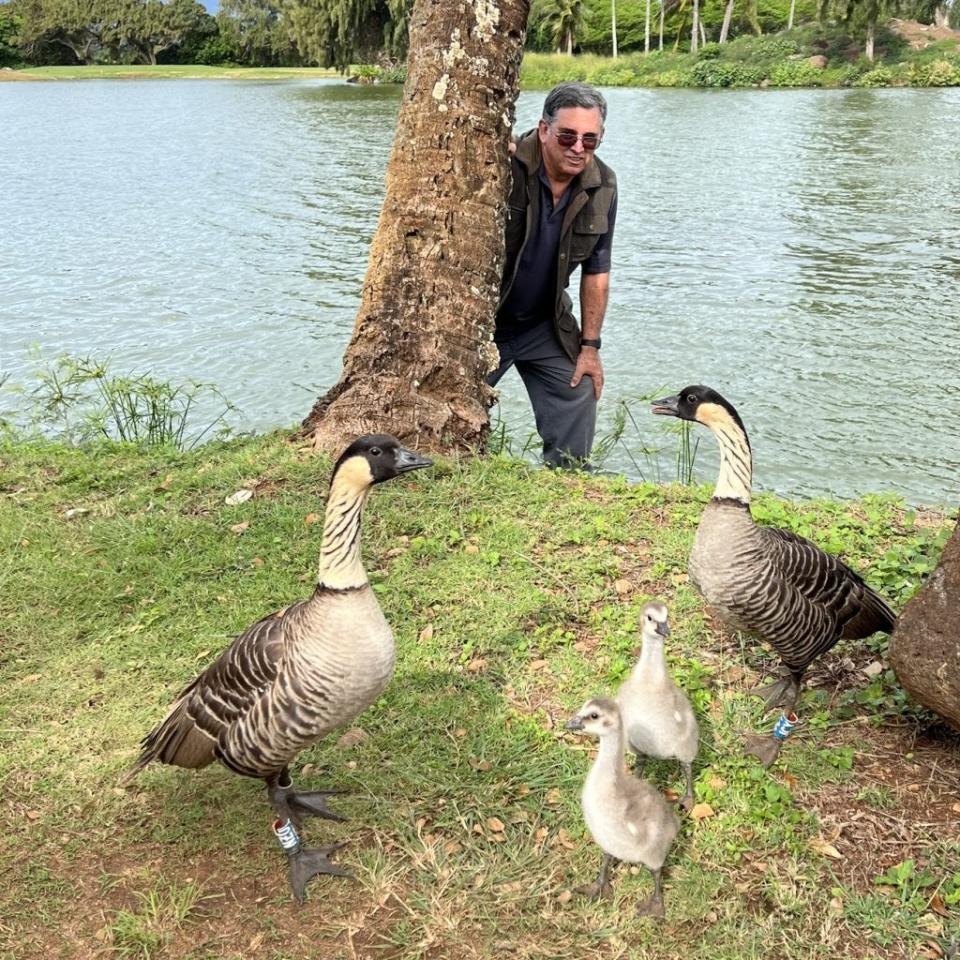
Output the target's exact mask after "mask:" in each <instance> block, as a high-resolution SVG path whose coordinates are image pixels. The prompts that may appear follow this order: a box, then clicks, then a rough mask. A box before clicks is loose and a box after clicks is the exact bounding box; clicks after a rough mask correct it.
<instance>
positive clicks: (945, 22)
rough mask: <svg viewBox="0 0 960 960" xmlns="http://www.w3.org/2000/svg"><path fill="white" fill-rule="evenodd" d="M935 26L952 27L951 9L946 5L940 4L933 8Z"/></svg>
mask: <svg viewBox="0 0 960 960" xmlns="http://www.w3.org/2000/svg"><path fill="white" fill-rule="evenodd" d="M933 25H934V26H935V27H949V26H950V7H949V5H948V4H945V3H938V4H937V5H936V6H935V7H934V8H933Z"/></svg>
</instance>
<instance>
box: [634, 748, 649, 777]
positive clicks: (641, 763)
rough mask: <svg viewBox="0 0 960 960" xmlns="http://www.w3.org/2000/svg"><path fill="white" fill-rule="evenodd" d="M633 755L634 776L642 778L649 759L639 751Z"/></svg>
mask: <svg viewBox="0 0 960 960" xmlns="http://www.w3.org/2000/svg"><path fill="white" fill-rule="evenodd" d="M633 753H634V757H633V775H634V776H635V777H642V776H643V768H644V767H645V766H646V763H647V758H646V757H645V756H644V755H643V754H642V753H641V752H640V751H639V750H634V751H633Z"/></svg>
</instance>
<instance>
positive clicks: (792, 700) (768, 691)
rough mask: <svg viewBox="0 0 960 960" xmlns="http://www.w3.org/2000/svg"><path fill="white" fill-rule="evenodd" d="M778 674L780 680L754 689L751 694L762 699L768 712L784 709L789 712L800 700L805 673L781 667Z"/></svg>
mask: <svg viewBox="0 0 960 960" xmlns="http://www.w3.org/2000/svg"><path fill="white" fill-rule="evenodd" d="M778 673H779V674H780V679H779V680H774V682H773V683H769V684H767V685H766V686H764V687H754V689H753V690H751V691H750V692H751V693H752V694H754V696H757V697H761V698H762V699H763V701H764V703H765V705H766V708H767V709H768V710H772V709H773V708H774V707H783V709H784V710H788V711H789V710H792V709H793V708H794V707H795V706H796V705H797V700H798V699H799V698H800V681H801V679H802V678H803V671H802V670H791V669H790V668H789V667H781V668H780V670H779V671H778Z"/></svg>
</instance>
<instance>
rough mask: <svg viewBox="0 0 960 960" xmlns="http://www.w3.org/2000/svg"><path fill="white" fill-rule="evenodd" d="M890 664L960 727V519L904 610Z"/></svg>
mask: <svg viewBox="0 0 960 960" xmlns="http://www.w3.org/2000/svg"><path fill="white" fill-rule="evenodd" d="M890 663H891V665H892V666H893V669H894V672H895V673H896V675H897V679H898V680H899V681H900V683H901V684H902V685H903V688H904V689H905V690H906V691H907V692H908V693H909V694H910V695H911V696H912V697H914V699H916V700H917V701H919V702H920V703H922V704H923V705H924V706H925V707H927V708H928V709H930V710H933V711H934V712H935V713H938V714H939V715H940V716H941V717H943V719H944V720H946V721H947V723H949V724H950V725H951V726H952V727H955V728H956V729H957V730H960V524H958V525H957V528H956V530H954V531H953V535H952V536H951V537H950V539H949V540H948V541H947V545H946V547H944V550H943V556H942V557H941V558H940V564H939V565H938V566H937V569H936V570H934V571H933V573H932V574H931V575H930V579H929V580H927V582H926V583H925V584H924V585H923V587H921V588H920V590H918V591H917V593H916V594H915V595H914V597H913V598H912V599H911V600H910V602H909V603H908V604H907V605H906V607H904V609H903V613H901V614H900V617H899V619H898V620H897V626H896V629H895V630H894V631H893V636H892V637H891V638H890Z"/></svg>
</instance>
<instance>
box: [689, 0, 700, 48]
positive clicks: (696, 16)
mask: <svg viewBox="0 0 960 960" xmlns="http://www.w3.org/2000/svg"><path fill="white" fill-rule="evenodd" d="M699 42H700V0H693V24H692V26H691V27H690V52H691V53H696V52H697V49H698V44H699Z"/></svg>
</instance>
